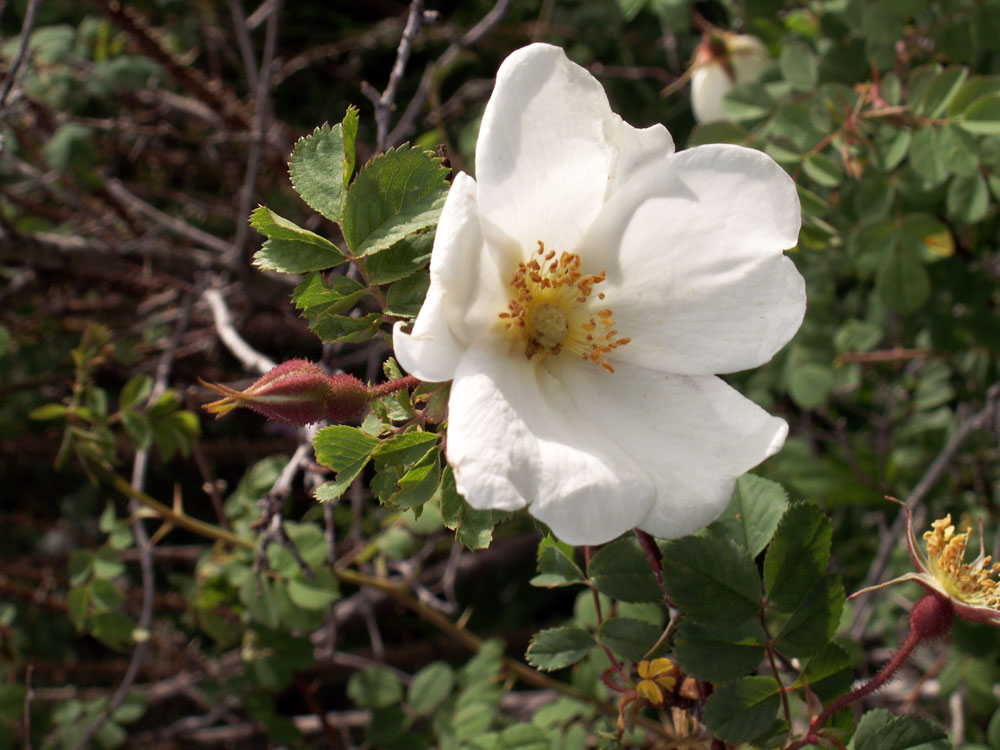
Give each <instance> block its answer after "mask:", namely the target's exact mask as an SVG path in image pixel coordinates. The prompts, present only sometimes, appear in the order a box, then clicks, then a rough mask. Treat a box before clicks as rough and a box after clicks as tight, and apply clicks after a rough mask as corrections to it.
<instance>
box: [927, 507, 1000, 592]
mask: <svg viewBox="0 0 1000 750" xmlns="http://www.w3.org/2000/svg"><path fill="white" fill-rule="evenodd" d="M970 536H972V529H966V530H965V531H963V532H961V533H959V534H956V533H955V527H954V526H953V525H952V523H951V514H948V515H947V516H945V517H944V518H942V519H939V520H937V521H935V522H934V523H932V524H931V530H930V531H927V532H925V533H924V540H925V541H926V543H927V559H928V564H929V566H930V572H931V574H932V575H933V576H934V577H935V578H936V579H937V580H938V581H939V582H940V583H941V585H942V586H943V587H944V589H945V590H946V591H947V592H948V594H949V595H950V596H953V597H954V598H955V599H958V600H959V601H962V602H965V603H966V604H972V605H974V606H978V607H990V608H991V609H996V610H1000V582H998V581H997V580H995V577H996V575H997V573H1000V562H996V563H994V562H992V560H993V558H992V557H990V556H989V555H985V556H984V555H983V554H982V552H980V554H979V556H978V557H977V558H976V559H975V560H973V561H972V562H971V563H966V562H964V560H965V548H966V545H967V544H968V542H969V537H970ZM991 563H992V564H991Z"/></svg>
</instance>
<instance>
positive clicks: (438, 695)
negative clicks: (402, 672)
mask: <svg viewBox="0 0 1000 750" xmlns="http://www.w3.org/2000/svg"><path fill="white" fill-rule="evenodd" d="M454 686H455V670H453V669H452V668H451V667H449V666H448V665H447V664H445V663H444V662H443V661H434V662H431V663H430V664H428V665H427V666H425V667H421V669H420V670H419V671H418V672H417V673H416V674H414V675H413V679H412V680H410V684H409V686H408V687H407V688H406V702H407V703H408V704H409V705H410V710H412V711H413V712H414V713H417V714H429V713H431V712H432V711H433V710H434V709H435V708H437V707H438V706H439V705H441V703H443V702H444V699H445V698H447V697H448V694H449V693H451V690H452V688H453V687H454Z"/></svg>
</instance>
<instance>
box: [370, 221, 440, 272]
mask: <svg viewBox="0 0 1000 750" xmlns="http://www.w3.org/2000/svg"><path fill="white" fill-rule="evenodd" d="M434 235H435V233H434V229H433V228H430V229H428V230H426V231H424V232H420V233H419V234H411V235H410V236H409V237H405V238H404V239H402V240H400V241H399V242H397V243H396V244H395V245H393V246H392V247H390V248H389V249H388V250H383V251H382V252H380V253H376V254H375V255H369V256H368V257H367V258H366V259H365V268H366V270H367V271H368V278H369V279H371V282H372V283H373V284H388V283H390V282H392V281H399V280H400V279H405V278H407V277H409V276H412V275H413V274H415V273H416V272H417V271H419V270H420V269H422V268H424V267H425V266H426V265H427V264H428V263H429V262H430V259H431V249H432V248H433V247H434Z"/></svg>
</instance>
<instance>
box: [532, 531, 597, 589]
mask: <svg viewBox="0 0 1000 750" xmlns="http://www.w3.org/2000/svg"><path fill="white" fill-rule="evenodd" d="M585 580H586V579H585V578H584V575H583V571H582V570H580V566H579V565H577V564H576V562H574V560H573V548H572V547H570V546H569V545H568V544H564V543H563V542H559V541H557V540H556V539H554V538H553V537H552V536H551V535H547V536H546V537H545V538H544V539H542V541H540V542H539V543H538V575H536V576H535V577H534V578H532V579H531V585H532V586H539V587H543V588H555V587H556V586H569V585H572V584H574V583H583V582H584V581H585Z"/></svg>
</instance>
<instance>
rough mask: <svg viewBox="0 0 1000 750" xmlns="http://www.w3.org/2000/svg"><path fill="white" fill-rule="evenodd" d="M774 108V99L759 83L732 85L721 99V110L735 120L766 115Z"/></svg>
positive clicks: (740, 120) (757, 118) (743, 120)
mask: <svg viewBox="0 0 1000 750" xmlns="http://www.w3.org/2000/svg"><path fill="white" fill-rule="evenodd" d="M773 108H774V99H773V98H772V97H771V95H770V94H769V93H768V91H767V89H766V88H765V87H764V86H763V85H762V84H760V83H741V84H739V85H737V86H733V88H732V89H730V90H729V92H728V93H727V94H726V96H725V98H724V99H723V100H722V111H723V113H724V114H725V115H726V117H727V118H728V119H730V120H735V121H736V122H747V121H750V120H759V119H761V118H762V117H767V116H768V115H769V114H770V113H771V110H772V109H773Z"/></svg>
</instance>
